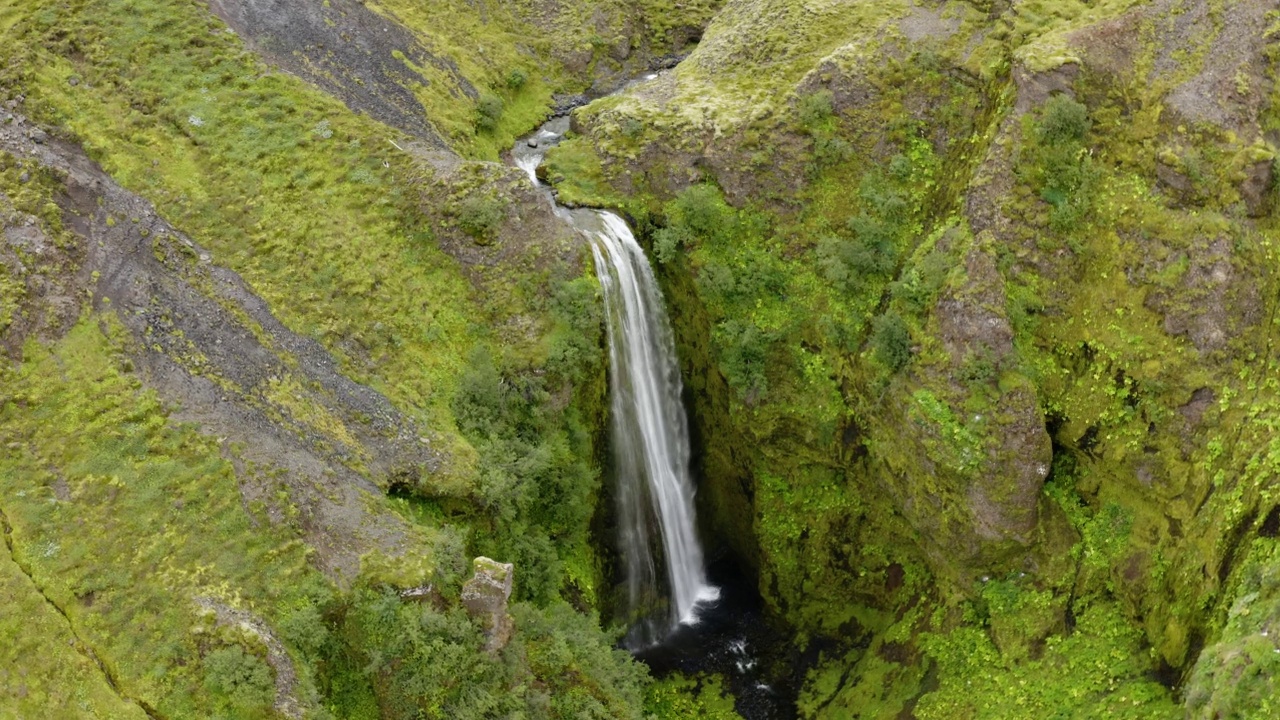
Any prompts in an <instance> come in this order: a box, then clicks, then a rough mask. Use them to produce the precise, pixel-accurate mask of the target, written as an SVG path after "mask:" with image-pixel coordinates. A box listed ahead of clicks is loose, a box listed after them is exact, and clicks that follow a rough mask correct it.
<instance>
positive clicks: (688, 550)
mask: <svg viewBox="0 0 1280 720" xmlns="http://www.w3.org/2000/svg"><path fill="white" fill-rule="evenodd" d="M591 214H593V215H595V219H596V220H597V221H598V222H595V223H591V225H592V227H590V228H584V232H586V234H588V235H589V236H590V237H591V239H592V245H591V252H592V254H593V256H594V258H595V265H596V274H597V275H598V276H599V277H600V282H601V285H602V287H603V289H604V300H605V309H606V313H607V325H608V339H609V381H610V388H611V393H612V408H611V409H612V415H613V452H614V458H615V469H616V477H617V497H618V517H619V523H618V542H619V546H620V549H621V551H622V555H623V561H624V564H625V567H626V574H627V597H628V601H629V603H630V608H631V610H632V612H633V613H641V614H648V613H646V612H645V611H646V609H647V608H648V606H649V605H650V604H651V603H652V600H653V599H654V598H655V597H657V596H659V588H660V586H659V578H658V576H657V571H656V568H655V565H656V563H655V561H654V549H655V548H660V555H661V557H662V559H663V560H664V561H665V564H666V578H665V579H666V582H667V587H668V589H669V591H670V612H669V618H668V621H667V622H666V623H657V622H655V621H654V620H653V619H652V618H650V620H649V621H648V622H642V623H640V624H639V625H637V626H636V627H635V628H634V629H633V631H632V634H631V636H630V637H629V638H628V642H629V643H630V644H632V645H633V646H636V645H646V644H652V643H654V642H657V641H660V640H661V639H662V638H663V637H665V636H666V635H667V634H668V633H669V632H670V631H671V630H672V629H674V628H675V627H676V626H677V625H678V624H681V623H684V624H692V623H694V622H696V621H697V606H698V603H700V602H710V601H712V600H715V599H716V598H717V597H718V596H719V591H718V590H717V588H715V587H714V586H712V585H710V584H709V583H708V582H707V576H706V568H705V566H704V564H703V558H702V547H701V546H700V545H699V544H698V537H697V531H696V528H695V514H694V507H693V479H692V477H690V474H689V434H688V424H687V421H686V419H685V413H684V407H683V406H682V405H681V403H680V390H681V384H680V369H679V367H678V365H677V364H676V355H675V342H674V339H673V338H672V334H671V327H670V325H669V323H668V322H667V316H666V313H665V312H664V311H663V305H662V296H661V294H660V293H659V291H658V285H657V282H656V281H655V280H654V277H653V270H652V269H651V268H650V267H649V262H648V260H647V258H645V255H644V251H643V250H641V249H640V245H639V244H637V243H636V240H635V237H634V236H633V235H632V234H631V229H630V228H628V227H627V224H626V223H625V222H623V220H622V219H621V218H620V217H618V216H617V215H615V214H613V213H610V212H602V211H593V212H592V213H591ZM575 215H577V216H578V217H575V218H573V219H574V220H577V219H578V218H579V217H581V214H575ZM575 224H577V223H575ZM654 527H656V528H657V530H658V531H659V533H660V535H661V537H660V543H654V542H653V538H652V537H650V533H651V529H652V528H654Z"/></svg>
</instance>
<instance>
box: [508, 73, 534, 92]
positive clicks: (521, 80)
mask: <svg viewBox="0 0 1280 720" xmlns="http://www.w3.org/2000/svg"><path fill="white" fill-rule="evenodd" d="M527 82H529V76H528V75H525V74H524V71H523V70H521V69H520V68H516V69H515V70H512V71H511V72H509V73H507V87H508V88H509V89H511V90H519V89H520V88H522V87H524V84H525V83H527Z"/></svg>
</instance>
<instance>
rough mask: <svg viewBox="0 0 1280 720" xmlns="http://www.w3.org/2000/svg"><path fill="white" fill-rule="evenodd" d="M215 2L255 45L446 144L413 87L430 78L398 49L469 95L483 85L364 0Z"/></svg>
mask: <svg viewBox="0 0 1280 720" xmlns="http://www.w3.org/2000/svg"><path fill="white" fill-rule="evenodd" d="M209 8H210V9H211V10H213V12H214V13H216V14H217V15H218V17H220V18H222V19H223V20H224V21H226V23H227V25H229V26H231V29H232V30H234V31H235V32H236V33H237V34H238V35H240V36H241V37H242V38H244V39H245V40H246V41H247V42H248V43H249V44H250V45H251V46H252V47H254V49H256V50H257V51H258V52H260V53H261V54H262V55H264V56H266V57H267V58H269V59H270V60H272V61H274V62H276V63H279V65H280V66H281V67H283V68H285V69H286V70H288V71H289V72H291V73H293V74H295V75H298V76H299V77H302V78H305V79H306V80H308V81H309V82H312V83H315V84H316V85H318V86H320V87H321V88H323V89H324V90H326V91H327V92H329V93H332V94H333V95H335V96H337V97H338V98H340V99H342V101H343V102H345V103H346V104H347V107H350V108H351V109H352V110H357V111H361V112H366V113H368V114H370V115H372V116H373V117H375V118H377V119H378V120H381V121H382V122H384V123H387V124H388V125H392V126H394V127H397V128H400V129H401V130H404V131H405V132H407V133H410V134H412V135H416V136H418V137H419V138H421V139H423V140H425V141H427V142H428V143H430V144H432V145H434V146H436V147H439V148H444V147H445V145H444V142H443V141H442V140H441V139H440V138H439V136H438V135H437V134H436V131H435V130H434V129H433V128H432V127H431V125H430V124H429V123H428V122H427V114H426V110H425V109H424V108H423V106H422V103H421V102H419V101H418V99H417V97H415V96H414V94H413V93H412V92H411V91H410V90H409V85H410V84H412V83H421V84H424V85H425V84H427V83H428V82H429V81H428V80H427V78H424V77H423V76H422V75H420V74H418V73H417V72H416V71H414V70H413V69H411V68H410V67H409V66H408V65H407V64H405V63H404V62H402V61H401V60H399V59H397V58H396V57H395V56H394V55H392V52H393V51H398V52H401V53H403V54H404V56H405V58H406V59H407V60H408V61H409V62H411V63H413V64H414V65H416V66H418V67H435V68H437V69H439V70H441V71H443V72H445V73H447V74H448V75H449V76H450V77H451V78H452V79H453V82H454V83H455V84H456V86H457V87H458V88H459V89H460V90H461V92H463V93H465V94H466V95H467V96H468V97H471V98H476V97H479V92H477V91H476V89H475V87H474V86H472V84H471V82H470V81H468V80H467V79H466V78H465V77H463V75H462V74H461V73H460V72H459V71H458V68H457V66H456V65H455V64H454V63H453V61H451V60H449V59H448V58H443V57H439V56H437V55H434V54H432V53H430V52H428V51H427V49H426V48H424V47H423V46H422V45H421V43H419V42H418V40H417V38H416V37H415V36H414V35H413V33H411V32H410V31H408V30H406V29H405V28H404V27H402V26H401V25H400V24H399V23H398V22H396V21H395V20H394V19H393V18H391V17H388V16H386V15H384V14H380V13H375V12H374V11H372V10H370V9H369V8H368V7H366V6H365V5H364V3H361V2H358V1H357V0H329V1H328V2H325V3H319V2H310V1H309V0H209Z"/></svg>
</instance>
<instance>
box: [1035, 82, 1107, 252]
mask: <svg viewBox="0 0 1280 720" xmlns="http://www.w3.org/2000/svg"><path fill="white" fill-rule="evenodd" d="M1089 127H1090V122H1089V111H1088V108H1086V107H1085V106H1084V105H1082V104H1080V103H1079V102H1077V101H1075V100H1073V99H1072V98H1070V97H1068V96H1066V95H1055V96H1054V97H1052V98H1050V99H1049V101H1048V102H1046V103H1045V104H1044V106H1043V107H1042V108H1041V109H1040V112H1039V113H1038V114H1037V116H1036V118H1035V120H1034V132H1033V138H1034V142H1033V143H1031V145H1030V147H1029V148H1028V152H1027V156H1028V159H1029V160H1030V165H1031V169H1030V176H1031V177H1030V182H1031V184H1032V186H1033V187H1034V188H1035V189H1036V191H1037V192H1038V193H1039V194H1040V199H1042V200H1044V201H1045V202H1047V203H1049V204H1050V205H1052V206H1053V210H1052V212H1051V213H1050V216H1049V226H1050V228H1052V229H1053V230H1055V231H1057V232H1060V233H1069V232H1070V231H1072V230H1073V229H1075V228H1076V227H1077V226H1079V225H1080V223H1081V222H1082V221H1083V220H1084V219H1085V218H1086V217H1087V216H1088V215H1089V212H1090V210H1091V208H1092V207H1093V193H1094V187H1095V186H1096V184H1097V169H1096V168H1095V167H1094V166H1093V163H1092V161H1091V159H1090V157H1089V154H1088V151H1087V148H1086V147H1085V144H1084V139H1085V136H1086V135H1087V134H1088V132H1089Z"/></svg>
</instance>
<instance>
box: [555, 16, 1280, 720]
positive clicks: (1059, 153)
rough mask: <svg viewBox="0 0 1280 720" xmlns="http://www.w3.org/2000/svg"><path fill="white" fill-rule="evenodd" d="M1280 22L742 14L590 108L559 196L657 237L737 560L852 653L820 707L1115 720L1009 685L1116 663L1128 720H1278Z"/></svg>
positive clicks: (781, 606)
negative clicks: (1273, 614)
mask: <svg viewBox="0 0 1280 720" xmlns="http://www.w3.org/2000/svg"><path fill="white" fill-rule="evenodd" d="M1276 10H1277V8H1276V7H1275V5H1274V3H1265V2H1256V3H1254V2H1241V3H1214V2H1182V3H1162V2H1153V3H1143V2H1114V3H1095V4H1092V5H1088V6H1087V5H1085V4H1082V3H1070V2H1020V3H999V2H997V3H958V2H953V3H905V2H904V3H837V2H833V3H817V4H814V3H804V4H801V3H791V2H783V1H773V2H770V1H749V0H744V1H742V2H730V3H728V4H727V5H726V6H725V8H724V9H723V10H722V11H721V13H719V14H718V15H717V16H716V18H715V20H714V21H713V22H712V24H711V25H710V26H709V27H708V29H707V31H706V33H705V35H704V38H703V41H702V43H701V44H700V45H699V47H698V48H697V49H696V50H695V51H694V53H693V54H692V55H691V56H690V57H689V58H688V59H687V60H686V61H685V62H683V63H682V64H681V65H680V66H679V67H677V68H676V69H675V70H673V71H672V72H671V73H669V74H666V75H664V76H663V77H661V78H660V79H658V80H655V81H652V82H649V83H645V84H642V85H639V86H637V87H635V88H634V89H632V90H630V91H628V92H627V93H624V94H622V95H620V96H617V97H613V98H608V99H605V100H602V101H599V102H597V103H594V104H592V105H590V106H588V107H586V108H583V109H581V110H579V111H577V113H576V114H575V127H576V128H577V129H578V131H579V133H580V135H579V137H578V138H577V139H576V140H574V141H572V142H571V143H570V144H569V145H567V146H566V147H564V148H563V149H560V150H557V151H556V153H559V154H560V157H559V158H557V157H556V156H555V154H553V157H552V158H551V160H550V163H551V168H552V172H551V173H550V176H551V177H553V178H555V179H559V177H557V172H556V168H557V166H558V164H563V165H564V166H565V167H566V168H569V167H572V166H584V165H586V166H595V167H598V168H599V170H598V172H597V173H596V177H597V179H595V180H592V181H591V182H590V183H589V184H587V183H585V182H584V181H581V180H577V179H575V176H574V175H573V173H572V172H570V171H565V172H561V173H559V175H560V176H563V180H562V182H561V184H562V185H563V187H564V190H563V192H565V193H569V194H570V195H572V194H574V193H577V194H579V195H583V196H587V197H595V198H596V199H597V201H603V202H610V203H615V204H618V205H619V206H621V207H624V208H626V209H627V210H628V212H629V213H630V214H631V215H632V216H634V217H635V218H637V219H638V220H639V221H640V222H641V224H643V225H647V226H648V227H651V228H652V230H651V231H650V237H651V240H652V242H653V245H654V249H655V255H656V256H657V257H658V259H659V260H660V261H665V262H664V264H663V272H664V274H665V276H666V278H667V284H668V288H669V291H670V295H671V298H672V302H673V304H674V305H675V310H674V314H675V316H676V317H677V318H678V320H677V322H678V323H680V324H681V325H682V327H681V337H682V341H683V343H684V344H683V347H682V352H683V354H684V356H685V358H686V361H687V364H688V372H689V374H690V375H691V376H692V378H693V380H692V384H693V386H694V388H695V391H696V392H697V393H698V416H699V417H698V419H699V424H700V426H701V428H702V436H703V437H704V438H705V441H706V443H707V452H706V454H705V458H706V460H705V464H706V468H705V469H706V474H707V482H708V488H707V489H706V491H705V492H704V494H703V499H704V501H705V502H706V504H707V506H708V507H707V511H708V513H709V515H710V517H712V518H715V522H716V523H718V527H719V528H720V529H721V530H720V532H715V533H713V534H715V535H717V536H726V537H728V538H729V539H728V540H727V543H728V544H729V545H731V546H733V547H734V548H735V549H736V550H737V551H738V552H739V554H741V555H742V556H743V557H746V558H750V559H751V560H752V561H753V562H754V563H755V565H756V567H757V568H758V571H759V573H760V588H761V592H762V593H763V594H764V595H765V597H766V599H767V600H768V601H769V602H770V603H771V604H772V605H773V606H774V607H775V608H776V609H777V611H778V612H779V614H780V615H781V616H782V617H784V618H786V619H787V621H788V622H789V623H791V624H792V625H793V626H794V627H795V628H797V629H800V630H802V631H803V632H806V633H812V634H814V635H817V636H825V637H828V638H834V639H835V646H836V648H837V649H836V650H833V651H831V652H829V653H827V654H826V655H825V656H824V658H825V659H824V661H823V662H822V663H820V664H819V666H818V668H817V669H816V670H815V671H813V672H812V673H811V674H810V676H809V677H810V684H809V686H808V688H807V690H806V691H805V693H804V695H803V697H802V702H801V709H802V711H803V712H804V713H805V714H812V715H815V716H821V715H828V716H831V717H849V716H850V715H854V716H864V715H865V716H867V717H871V716H879V715H883V714H893V713H895V712H898V711H900V710H901V711H906V712H914V713H915V714H916V716H919V717H955V716H960V715H963V716H982V717H987V716H990V717H1000V716H1007V714H1004V715H1002V713H1005V712H1006V711H1007V709H1008V708H1009V707H1013V705H1010V704H1008V703H1014V702H1017V703H1020V704H1021V706H1024V707H1028V708H1037V707H1041V708H1049V707H1059V705H1061V704H1064V703H1065V705H1066V706H1069V707H1073V708H1076V709H1075V710H1072V711H1071V712H1077V713H1084V714H1086V715H1089V716H1096V715H1098V714H1100V713H1104V712H1109V713H1117V712H1121V711H1120V710H1119V709H1118V706H1117V705H1115V698H1114V697H1112V696H1110V695H1096V694H1090V693H1089V692H1085V693H1083V694H1081V695H1071V694H1070V692H1069V688H1071V687H1077V688H1078V687H1080V686H1082V685H1088V681H1087V680H1085V679H1084V678H1083V677H1081V676H1078V675H1076V674H1073V673H1064V674H1061V675H1058V676H1056V677H1043V678H1040V679H1039V680H1038V681H1037V683H1036V688H1035V689H1023V690H1010V689H1007V688H1005V687H1004V685H1005V684H1006V683H1011V682H1012V683H1015V684H1016V682H1017V678H1019V677H1034V676H1035V671H1034V670H1031V668H1048V667H1058V666H1060V665H1061V664H1063V663H1066V664H1068V665H1070V664H1072V663H1074V662H1076V661H1077V660H1079V659H1080V658H1082V657H1091V656H1092V655H1090V654H1091V653H1094V652H1099V651H1102V648H1103V647H1106V646H1107V643H1106V642H1102V641H1101V640H1099V638H1111V641H1112V642H1115V645H1114V647H1113V648H1112V650H1113V651H1114V652H1117V653H1118V654H1120V655H1132V656H1133V658H1134V664H1133V665H1132V666H1130V667H1126V668H1118V667H1116V668H1112V669H1113V670H1114V672H1115V674H1114V675H1111V676H1110V679H1109V680H1108V682H1109V683H1110V684H1111V685H1112V686H1113V687H1123V688H1125V689H1124V690H1122V691H1120V694H1122V695H1126V696H1129V697H1131V698H1135V699H1136V698H1138V697H1143V698H1147V699H1149V701H1150V704H1145V701H1144V705H1143V709H1141V710H1134V711H1133V712H1134V713H1136V714H1135V715H1134V716H1135V717H1136V716H1142V717H1151V716H1153V714H1156V713H1159V712H1169V713H1172V712H1173V710H1172V704H1171V703H1170V701H1169V700H1158V699H1157V698H1158V697H1159V696H1161V695H1162V694H1164V693H1165V692H1166V691H1165V690H1164V689H1162V688H1160V687H1159V686H1158V685H1156V684H1154V683H1152V682H1150V681H1148V680H1147V679H1146V678H1147V677H1158V678H1162V679H1163V682H1165V683H1166V685H1168V686H1169V687H1171V688H1172V689H1173V690H1174V692H1173V693H1171V694H1170V695H1169V697H1171V698H1172V699H1173V700H1174V701H1180V700H1185V702H1186V704H1187V706H1188V708H1189V709H1190V710H1192V711H1193V712H1194V713H1197V714H1201V713H1202V714H1204V715H1205V716H1213V713H1215V712H1216V713H1230V712H1241V713H1245V714H1246V715H1247V714H1249V713H1251V712H1252V713H1264V714H1265V711H1264V710H1262V709H1261V708H1262V707H1263V706H1262V705H1260V704H1259V702H1261V701H1259V700H1258V699H1257V698H1258V697H1261V695H1265V694H1266V692H1267V691H1266V690H1265V688H1270V687H1274V685H1273V682H1274V681H1273V680H1272V674H1271V673H1272V670H1271V667H1272V665H1273V663H1274V661H1273V660H1272V659H1271V658H1270V657H1269V656H1268V655H1267V654H1266V652H1262V650H1266V651H1267V652H1270V650H1269V649H1268V648H1271V647H1273V645H1267V644H1266V642H1265V638H1266V637H1268V635H1256V636H1252V637H1254V640H1255V641H1256V642H1257V643H1260V644H1259V645H1258V646H1257V647H1255V648H1253V649H1252V650H1250V651H1249V652H1248V653H1247V654H1248V657H1249V659H1248V660H1244V659H1242V653H1245V651H1244V650H1242V649H1241V646H1239V645H1238V643H1240V642H1243V641H1244V636H1245V633H1243V632H1242V631H1241V630H1239V629H1238V623H1239V618H1242V617H1246V616H1249V615H1250V614H1251V612H1250V610H1249V608H1250V607H1251V606H1252V605H1253V604H1254V603H1258V610H1259V611H1262V612H1264V614H1265V613H1266V612H1269V610H1266V608H1270V607H1271V600H1269V599H1268V598H1270V597H1271V595H1270V592H1269V591H1268V590H1265V589H1263V588H1265V587H1266V585H1267V583H1266V581H1265V580H1264V579H1262V575H1265V570H1264V569H1265V567H1266V566H1267V565H1266V563H1267V561H1266V560H1264V559H1263V558H1265V557H1269V554H1270V552H1271V545H1272V543H1271V541H1270V540H1269V537H1270V534H1271V532H1270V531H1269V530H1268V529H1267V527H1266V525H1265V518H1266V517H1268V513H1270V512H1271V509H1272V508H1271V505H1272V501H1271V500H1270V498H1271V495H1272V493H1273V492H1274V491H1273V490H1271V489H1269V488H1271V485H1272V482H1273V481H1272V479H1271V478H1270V475H1269V471H1267V470H1266V469H1265V468H1266V467H1267V466H1268V463H1269V462H1270V460H1269V459H1268V458H1270V457H1271V450H1270V445H1271V442H1270V440H1269V439H1268V437H1267V436H1268V434H1269V431H1267V430H1265V428H1266V427H1268V424H1269V422H1270V420H1268V419H1267V418H1269V417H1270V413H1272V412H1273V410H1272V407H1273V399H1272V398H1273V393H1272V392H1271V390H1270V389H1269V386H1268V381H1267V379H1266V378H1267V377H1268V376H1269V374H1270V373H1271V370H1270V367H1271V365H1272V363H1273V362H1274V360H1273V358H1272V350H1271V345H1272V341H1271V335H1272V327H1271V325H1272V322H1271V321H1272V315H1273V311H1274V308H1273V305H1274V302H1275V301H1274V297H1275V290H1276V289H1275V287H1274V285H1275V279H1274V273H1273V272H1272V268H1273V267H1274V263H1273V258H1272V253H1273V252H1274V250H1273V248H1272V245H1273V243H1274V242H1275V238H1276V232H1277V224H1276V219H1275V214H1274V208H1275V205H1276V200H1277V195H1278V193H1277V190H1276V180H1275V172H1276V170H1275V167H1276V165H1275V147H1276V143H1277V141H1278V140H1280V136H1278V135H1277V132H1280V130H1278V128H1280V125H1278V124H1277V123H1278V120H1280V115H1277V112H1278V111H1280V109H1278V108H1277V104H1276V100H1277V90H1276V85H1275V72H1276V70H1275V68H1276V59H1277V55H1276V53H1277V52H1278V48H1277V45H1276V42H1277V37H1276V29H1275V27H1274V26H1275V23H1276V20H1277V15H1276ZM764 68H767V71H766V70H764ZM584 158H587V160H584ZM704 216H710V217H712V218H713V220H711V221H705V220H701V219H700V218H702V217H704ZM725 227H728V228H731V229H729V230H720V229H719V228H725ZM747 518H750V519H749V520H748V519H747ZM748 525H749V527H750V537H751V538H752V539H751V541H744V540H743V538H744V537H746V534H747V528H748ZM1260 573H1261V574H1262V575H1260ZM1224 628H1225V630H1224ZM975 630H978V631H980V632H976V633H975V632H973V631H975ZM1254 632H1256V633H1261V632H1262V629H1261V628H1260V627H1259V628H1256V629H1255V630H1254ZM1073 643H1074V645H1073ZM1215 643H1223V644H1222V645H1215ZM1232 643H1236V644H1234V645H1233V644H1232ZM1206 645H1207V646H1208V647H1209V648H1210V649H1209V650H1208V651H1207V652H1202V650H1204V648H1205V647H1206ZM1264 645H1265V647H1263V646H1264ZM1144 647H1149V648H1150V652H1149V657H1148V651H1147V650H1145V649H1143V648H1144ZM1228 648H1232V649H1228ZM1076 653H1079V655H1077V654H1076ZM962 658H964V659H963V660H962ZM978 658H982V659H981V660H980V661H979V660H978ZM1228 658H1231V659H1228ZM1228 667H1230V669H1227V668H1228ZM1246 668H1247V670H1246ZM926 670H927V672H926ZM1109 672H1110V671H1109ZM1028 673H1030V674H1028ZM1224 674H1225V675H1230V676H1231V677H1235V678H1238V679H1240V683H1241V687H1240V688H1238V689H1232V690H1227V684H1226V683H1222V681H1221V678H1222V677H1223V676H1224ZM966 683H971V684H970V685H966ZM987 683H990V684H987ZM882 684H887V687H888V688H889V689H888V690H886V691H885V692H884V693H881V694H879V695H877V691H876V690H874V688H875V687H876V686H878V685H882ZM979 685H981V686H982V688H983V689H974V688H976V687H978V686H979ZM1223 693H1226V694H1225V695H1224V694H1223ZM1067 698H1073V699H1067ZM1251 698H1252V699H1251ZM1159 707H1163V708H1164V710H1163V711H1161V710H1155V709H1153V708H1159ZM1104 708H1105V710H1104ZM1046 711H1047V710H1046ZM1027 712H1028V716H1031V715H1035V714H1036V713H1037V711H1034V710H1028V711H1027Z"/></svg>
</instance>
